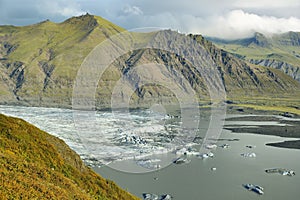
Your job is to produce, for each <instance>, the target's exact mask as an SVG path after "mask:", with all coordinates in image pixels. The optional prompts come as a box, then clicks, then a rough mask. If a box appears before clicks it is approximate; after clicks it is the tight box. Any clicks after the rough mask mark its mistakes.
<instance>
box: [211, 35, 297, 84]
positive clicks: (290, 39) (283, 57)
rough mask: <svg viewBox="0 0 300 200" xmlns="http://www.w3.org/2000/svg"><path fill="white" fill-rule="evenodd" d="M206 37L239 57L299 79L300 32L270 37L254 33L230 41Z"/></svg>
mask: <svg viewBox="0 0 300 200" xmlns="http://www.w3.org/2000/svg"><path fill="white" fill-rule="evenodd" d="M208 39H209V40H211V41H213V42H214V43H215V44H216V45H217V46H218V47H219V48H222V49H224V50H226V51H228V52H230V53H233V54H234V55H236V56H237V57H239V58H242V59H244V60H247V61H249V62H251V63H253V64H258V65H263V66H268V67H273V68H276V69H280V70H282V71H283V72H285V73H286V74H288V75H290V76H292V77H293V78H294V79H296V80H298V81H300V64H299V63H300V33H297V32H288V33H284V34H278V35H273V36H271V37H267V36H264V35H263V34H261V33H255V35H254V36H253V37H251V38H246V39H240V40H231V41H230V40H221V39H217V38H208Z"/></svg>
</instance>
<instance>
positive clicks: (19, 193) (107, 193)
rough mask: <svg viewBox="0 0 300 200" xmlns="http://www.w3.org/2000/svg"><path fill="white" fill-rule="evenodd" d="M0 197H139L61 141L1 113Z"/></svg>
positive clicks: (116, 199) (119, 199)
mask: <svg viewBox="0 0 300 200" xmlns="http://www.w3.org/2000/svg"><path fill="white" fill-rule="evenodd" d="M0 199H59V200H61V199H103V200H104V199H105V200H108V199H115V200H121V199H123V200H126V199H132V200H133V199H138V198H136V197H133V196H131V195H130V194H129V193H128V192H125V191H123V190H122V189H120V188H119V187H118V186H117V185H116V184H114V183H113V182H112V181H109V180H105V179H104V178H102V177H100V176H99V175H97V174H96V173H94V172H93V171H92V170H91V169H89V168H87V167H86V166H85V165H84V164H83V162H82V161H81V159H80V158H79V156H78V155H77V154H76V153H75V152H74V151H72V150H71V149H70V148H69V147H68V146H67V145H66V144H65V143H64V142H63V141H62V140H60V139H58V138H56V137H53V136H51V135H49V134H47V133H46V132H43V131H41V130H39V129H38V128H36V127H34V126H33V125H31V124H29V123H27V122H25V121H23V120H21V119H17V118H12V117H7V116H4V115H1V114H0Z"/></svg>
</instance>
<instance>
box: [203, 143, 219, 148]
mask: <svg viewBox="0 0 300 200" xmlns="http://www.w3.org/2000/svg"><path fill="white" fill-rule="evenodd" d="M217 147H218V146H217V145H216V144H207V145H206V146H205V148H206V149H215V148H217Z"/></svg>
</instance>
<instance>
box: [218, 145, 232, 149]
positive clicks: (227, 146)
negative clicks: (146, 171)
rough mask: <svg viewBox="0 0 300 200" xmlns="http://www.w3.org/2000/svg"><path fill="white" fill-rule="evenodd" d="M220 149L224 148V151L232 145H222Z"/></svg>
mask: <svg viewBox="0 0 300 200" xmlns="http://www.w3.org/2000/svg"><path fill="white" fill-rule="evenodd" d="M220 147H221V148H223V149H227V148H229V147H230V145H229V144H222V145H220Z"/></svg>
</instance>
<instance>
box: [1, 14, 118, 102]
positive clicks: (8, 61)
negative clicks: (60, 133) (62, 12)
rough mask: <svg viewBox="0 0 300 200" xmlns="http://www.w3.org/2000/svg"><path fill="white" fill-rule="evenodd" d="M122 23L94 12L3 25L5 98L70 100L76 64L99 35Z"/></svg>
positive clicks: (105, 35)
mask: <svg viewBox="0 0 300 200" xmlns="http://www.w3.org/2000/svg"><path fill="white" fill-rule="evenodd" d="M122 31H124V29H122V28H120V27H118V26H116V25H114V24H112V23H110V22H108V21H106V20H104V19H102V18H100V17H97V16H92V15H89V14H87V15H83V16H80V17H72V18H70V19H68V20H66V21H64V22H62V23H59V24H56V23H53V22H51V21H48V20H46V21H44V22H41V23H38V24H34V25H31V26H25V27H14V26H1V27H0V61H1V62H0V85H1V86H0V94H1V97H0V99H1V102H3V103H11V102H22V104H25V105H44V106H45V105H48V106H57V105H61V106H67V105H70V102H71V92H72V87H73V82H74V79H75V77H76V73H77V70H78V68H79V66H80V64H81V62H82V61H83V59H84V58H85V57H86V55H87V54H88V53H89V52H90V51H91V50H92V49H93V48H94V47H95V46H96V45H97V44H99V43H100V42H101V41H103V40H105V39H106V38H108V37H110V36H111V35H113V34H116V33H119V32H122Z"/></svg>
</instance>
